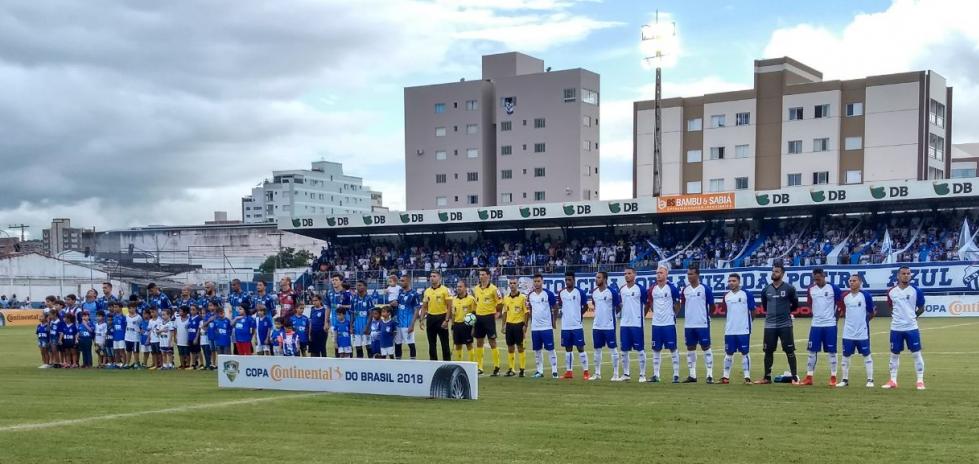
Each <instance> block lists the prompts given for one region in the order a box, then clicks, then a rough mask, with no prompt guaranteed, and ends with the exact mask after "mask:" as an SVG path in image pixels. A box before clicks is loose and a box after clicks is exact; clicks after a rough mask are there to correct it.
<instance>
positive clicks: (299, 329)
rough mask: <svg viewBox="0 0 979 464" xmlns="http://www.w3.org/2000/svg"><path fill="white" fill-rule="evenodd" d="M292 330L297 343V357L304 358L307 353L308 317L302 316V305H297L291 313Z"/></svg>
mask: <svg viewBox="0 0 979 464" xmlns="http://www.w3.org/2000/svg"><path fill="white" fill-rule="evenodd" d="M291 313H292V317H290V318H289V320H290V321H291V322H292V330H294V331H295V332H296V337H297V340H298V343H299V356H300V357H301V356H306V353H308V352H309V317H308V316H306V315H305V314H303V307H302V304H300V303H297V304H296V305H295V306H294V307H293V311H291Z"/></svg>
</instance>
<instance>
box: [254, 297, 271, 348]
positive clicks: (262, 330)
mask: <svg viewBox="0 0 979 464" xmlns="http://www.w3.org/2000/svg"><path fill="white" fill-rule="evenodd" d="M257 319H258V330H257V335H258V350H257V354H259V355H264V356H269V355H271V354H272V350H271V349H270V346H271V345H272V340H271V338H270V337H269V335H270V334H271V333H272V318H270V317H269V315H268V309H266V308H265V305H264V304H262V303H259V305H258V316H257Z"/></svg>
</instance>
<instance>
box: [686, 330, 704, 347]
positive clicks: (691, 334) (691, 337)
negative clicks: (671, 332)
mask: <svg viewBox="0 0 979 464" xmlns="http://www.w3.org/2000/svg"><path fill="white" fill-rule="evenodd" d="M683 339H684V342H686V344H687V347H688V348H689V347H691V346H692V347H695V348H696V347H697V345H700V347H701V348H703V349H706V348H710V327H684V328H683Z"/></svg>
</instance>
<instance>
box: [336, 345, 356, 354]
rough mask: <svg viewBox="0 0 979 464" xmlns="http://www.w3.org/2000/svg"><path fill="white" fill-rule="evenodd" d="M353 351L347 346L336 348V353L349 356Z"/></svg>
mask: <svg viewBox="0 0 979 464" xmlns="http://www.w3.org/2000/svg"><path fill="white" fill-rule="evenodd" d="M353 351H354V350H353V348H351V347H349V346H338V347H337V353H346V354H350V353H353Z"/></svg>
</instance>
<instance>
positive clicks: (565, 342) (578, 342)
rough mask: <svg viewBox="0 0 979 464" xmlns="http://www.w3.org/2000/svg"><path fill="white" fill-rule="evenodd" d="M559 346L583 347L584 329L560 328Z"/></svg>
mask: <svg viewBox="0 0 979 464" xmlns="http://www.w3.org/2000/svg"><path fill="white" fill-rule="evenodd" d="M561 346H563V347H565V348H571V347H572V346H577V347H578V348H580V349H582V350H583V349H585V329H561Z"/></svg>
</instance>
